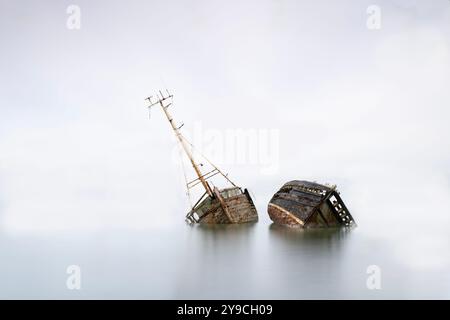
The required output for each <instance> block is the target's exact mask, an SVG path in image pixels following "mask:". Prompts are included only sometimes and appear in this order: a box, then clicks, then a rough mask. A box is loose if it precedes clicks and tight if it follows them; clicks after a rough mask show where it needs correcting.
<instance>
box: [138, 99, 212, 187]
mask: <svg viewBox="0 0 450 320" xmlns="http://www.w3.org/2000/svg"><path fill="white" fill-rule="evenodd" d="M166 91H167V95H166V96H164V94H163V93H162V92H161V91H159V94H157V95H156V101H154V100H153V99H152V98H153V96H150V97H148V98H147V99H146V100H148V101H149V102H150V106H149V108H150V107H152V106H154V105H156V104H159V105H160V106H161V109H162V110H163V112H164V114H165V115H166V117H167V120H168V121H169V123H170V126H171V127H172V130H173V131H174V133H175V136H176V137H177V139H178V141H180V143H181V146H182V147H183V150H184V152H186V155H187V156H188V158H189V160H190V161H191V164H192V167H193V168H194V171H195V173H196V174H197V176H198V179H199V180H200V182H201V183H202V185H203V187H204V188H205V190H206V192H207V193H208V195H210V196H213V191H212V189H211V187H210V186H209V184H208V182H207V181H206V180H205V179H204V176H203V175H202V173H201V171H200V169H199V168H198V165H197V163H195V160H194V157H193V155H192V152H191V150H190V149H189V146H188V144H187V143H186V140H185V139H184V137H183V135H182V134H181V132H180V130H179V129H180V128H181V127H182V126H183V125H181V126H180V127H177V126H176V124H175V121H174V120H173V117H172V116H171V115H170V113H169V111H168V110H167V109H168V108H169V107H170V106H171V105H172V103H169V104H167V105H164V101H165V100H167V99H172V97H173V95H171V94H170V93H169V91H168V90H166Z"/></svg>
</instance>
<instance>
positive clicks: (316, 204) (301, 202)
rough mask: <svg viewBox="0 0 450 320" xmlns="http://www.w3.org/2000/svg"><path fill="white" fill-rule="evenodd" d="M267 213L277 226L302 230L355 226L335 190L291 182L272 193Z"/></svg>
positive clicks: (311, 184)
mask: <svg viewBox="0 0 450 320" xmlns="http://www.w3.org/2000/svg"><path fill="white" fill-rule="evenodd" d="M267 211H268V213H269V217H270V219H272V221H273V222H274V223H276V224H280V225H288V226H295V227H303V228H326V227H340V226H346V227H349V226H355V225H356V224H355V221H354V220H353V217H352V216H351V214H350V212H349V211H348V209H347V207H346V206H345V204H344V202H343V201H342V199H341V197H340V195H339V192H338V191H337V190H336V187H330V186H324V185H321V184H318V183H315V182H308V181H300V180H294V181H290V182H288V183H286V184H284V185H283V186H282V187H281V189H280V190H279V191H278V192H277V193H275V194H274V196H273V197H272V199H271V200H270V202H269V205H268V208H267Z"/></svg>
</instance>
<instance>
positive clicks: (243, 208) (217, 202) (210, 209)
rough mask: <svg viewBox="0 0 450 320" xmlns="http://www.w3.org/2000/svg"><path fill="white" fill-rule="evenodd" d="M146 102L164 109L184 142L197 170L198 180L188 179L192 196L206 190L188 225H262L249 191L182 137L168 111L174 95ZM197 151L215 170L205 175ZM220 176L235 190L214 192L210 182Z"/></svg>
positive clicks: (226, 189) (160, 92)
mask: <svg viewBox="0 0 450 320" xmlns="http://www.w3.org/2000/svg"><path fill="white" fill-rule="evenodd" d="M145 100H148V102H149V103H150V105H149V106H148V108H149V109H150V108H152V107H153V106H155V105H159V106H160V107H161V109H162V111H163V112H164V114H165V115H166V118H167V120H168V121H169V124H170V127H171V128H172V130H173V132H174V134H175V137H176V138H177V140H178V141H179V142H180V144H181V146H182V149H183V150H184V152H185V153H186V155H187V157H188V158H189V161H190V162H191V164H192V167H193V168H194V171H195V173H196V175H197V178H195V179H193V180H192V181H189V182H188V181H187V179H186V175H185V179H186V187H187V189H188V195H189V190H190V189H191V188H193V187H195V186H196V185H198V184H201V185H202V186H203V188H204V189H205V192H204V193H203V195H202V196H201V197H200V199H199V200H198V201H197V203H195V204H194V205H193V206H191V207H192V210H191V211H190V212H188V214H187V215H186V221H187V222H189V223H207V224H222V223H246V222H255V221H258V213H257V212H256V208H255V205H254V203H253V200H252V198H251V197H250V193H249V192H248V190H247V189H245V190H242V188H241V187H239V186H236V185H235V184H234V183H233V182H232V181H231V180H230V179H229V178H228V175H227V174H224V173H223V172H222V171H220V170H219V168H217V167H216V166H215V165H214V164H212V163H211V161H209V160H208V159H207V158H206V157H205V156H204V155H202V154H201V153H199V152H198V150H196V149H195V147H194V146H193V145H192V144H191V143H190V142H189V141H188V140H186V138H185V137H184V136H183V135H182V134H181V132H180V128H181V127H182V126H183V125H181V126H177V124H176V123H175V120H174V119H173V117H172V115H171V114H170V113H169V111H168V108H169V107H170V106H171V105H172V104H173V95H172V94H171V93H170V92H169V91H168V90H165V93H163V92H162V91H161V90H159V92H158V93H157V94H156V96H150V97H148V98H146V99H145ZM193 151H195V152H196V153H199V154H200V155H201V156H202V157H203V158H204V159H205V160H206V161H207V162H208V163H209V165H211V166H212V167H213V169H212V170H210V171H207V172H206V173H204V174H203V173H202V172H201V170H200V168H199V164H198V163H197V162H196V161H195V159H194V155H193ZM200 165H202V164H200ZM183 171H184V170H183ZM216 175H222V176H223V177H224V178H225V179H226V180H227V181H228V182H229V183H230V184H231V185H232V187H229V188H225V189H218V188H217V187H215V186H213V187H214V188H211V186H210V184H209V183H208V181H207V180H208V179H210V178H212V177H214V176H216Z"/></svg>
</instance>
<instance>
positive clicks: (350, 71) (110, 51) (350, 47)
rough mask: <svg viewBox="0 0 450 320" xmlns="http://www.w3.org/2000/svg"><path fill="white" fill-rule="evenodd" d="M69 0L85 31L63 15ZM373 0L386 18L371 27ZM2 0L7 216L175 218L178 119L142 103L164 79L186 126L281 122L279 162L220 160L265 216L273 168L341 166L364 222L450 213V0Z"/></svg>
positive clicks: (114, 223) (80, 220) (82, 225)
mask: <svg viewBox="0 0 450 320" xmlns="http://www.w3.org/2000/svg"><path fill="white" fill-rule="evenodd" d="M70 4H75V5H78V6H79V7H80V8H81V29H80V30H69V29H67V27H66V20H67V17H68V14H67V13H66V8H67V7H68V5H70ZM371 4H375V5H378V6H379V7H380V9H381V29H380V30H369V29H368V28H367V26H366V20H367V17H368V15H367V13H366V9H367V7H368V6H369V5H371ZM0 10H1V11H0V12H1V13H0V14H1V19H0V41H1V42H0V43H1V50H0V70H1V72H0V110H1V116H0V227H1V230H3V231H5V232H39V231H45V232H48V231H52V230H78V229H83V230H84V229H94V230H97V229H104V228H118V227H125V228H155V227H156V228H160V227H163V226H168V225H169V224H170V223H173V222H176V221H182V220H183V216H184V213H185V211H186V209H187V202H186V200H185V197H184V193H183V186H182V179H181V172H180V170H179V168H178V167H177V166H176V165H174V164H173V163H172V161H171V157H172V150H173V137H172V133H171V132H170V130H169V127H168V124H167V123H166V121H165V119H164V118H163V117H162V114H161V112H160V110H154V111H153V114H152V119H151V120H150V121H149V119H148V115H147V111H146V109H145V103H144V98H145V97H146V96H148V95H149V94H152V92H153V91H154V90H156V89H159V88H161V87H162V88H166V87H167V88H169V89H170V90H172V92H173V93H174V94H175V102H176V103H175V105H174V107H173V109H172V111H173V113H174V115H175V117H176V118H177V119H179V121H180V122H184V123H185V127H184V128H183V130H184V132H185V133H186V135H188V136H189V133H191V132H192V130H193V126H194V124H196V123H197V124H198V123H200V124H201V126H202V128H203V129H204V130H221V132H224V131H225V130H227V129H245V130H250V129H256V130H270V129H275V130H278V132H279V137H280V140H279V149H278V150H277V151H276V152H279V157H278V158H279V166H278V167H279V170H278V171H277V172H276V173H274V174H271V175H262V174H261V171H260V169H261V168H260V167H259V166H258V165H232V164H226V168H224V169H225V170H226V171H228V172H230V174H231V176H232V177H233V178H234V180H236V182H238V183H239V184H241V185H243V186H246V187H248V188H249V189H251V190H252V192H253V193H254V194H255V198H256V201H257V205H258V209H259V213H260V216H261V223H268V218H267V215H266V204H267V202H268V201H269V199H270V197H271V196H272V194H273V193H274V192H275V191H276V190H277V189H278V188H279V187H280V186H281V185H282V184H283V183H284V182H286V181H287V180H292V179H311V180H317V181H319V182H331V183H337V184H338V187H339V189H340V190H341V191H342V193H343V197H344V200H346V201H347V202H348V206H349V207H350V208H351V211H352V212H353V214H354V217H355V219H356V220H357V222H358V223H359V224H360V225H361V226H362V228H364V226H365V227H366V228H367V226H371V227H370V228H369V229H368V230H367V232H368V233H369V234H370V233H379V232H380V228H381V229H382V227H383V226H384V225H385V223H386V221H391V222H396V223H399V224H401V223H402V221H404V220H410V221H411V220H413V221H414V220H415V221H417V222H419V221H422V220H423V219H425V220H427V221H432V222H430V223H429V224H430V225H433V226H434V227H436V226H437V228H442V231H443V230H447V228H448V227H449V225H450V223H449V220H450V218H449V209H448V208H449V207H450V197H449V194H450V186H449V181H450V180H449V177H450V172H449V169H448V168H449V161H450V151H449V150H450V148H449V147H450V146H449V139H448V137H449V136H450V127H449V126H448V120H449V115H450V111H449V108H448V107H449V103H450V91H449V90H448V84H449V77H450V37H449V36H450V2H449V1H445V0H433V1H377V2H373V1H339V2H337V1H336V2H333V1H314V2H306V1H259V0H258V1H189V2H186V1H127V2H124V1H70V2H69V1H39V2H38V1H28V2H25V1H22V2H19V1H5V0H1V4H0ZM219 164H220V161H219ZM430 216H432V217H431V219H429V218H430ZM372 227H373V228H372ZM399 232H402V231H401V230H399ZM404 232H405V234H407V233H408V231H407V230H405V231H404ZM437 234H438V235H440V234H442V236H444V235H445V233H437Z"/></svg>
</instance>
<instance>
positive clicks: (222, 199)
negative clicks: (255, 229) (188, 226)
mask: <svg viewBox="0 0 450 320" xmlns="http://www.w3.org/2000/svg"><path fill="white" fill-rule="evenodd" d="M214 191H215V192H214V196H213V197H211V196H208V197H207V198H206V199H205V200H203V202H202V203H200V204H199V205H198V206H197V207H196V208H194V211H193V212H192V213H195V215H196V217H194V216H192V218H193V219H191V222H196V223H204V224H232V223H248V222H256V221H258V213H257V211H256V208H255V205H254V204H253V200H252V198H251V197H250V194H249V193H248V191H247V190H245V191H244V192H241V193H239V194H231V195H230V194H228V195H227V194H226V190H225V191H224V190H221V191H219V190H217V189H215V190H214Z"/></svg>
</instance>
